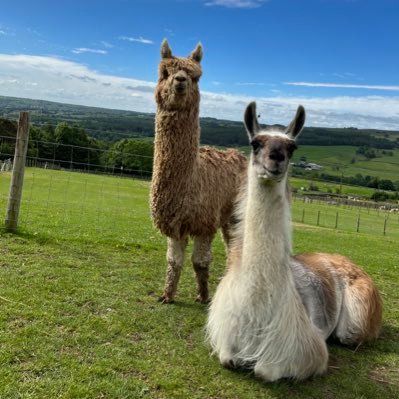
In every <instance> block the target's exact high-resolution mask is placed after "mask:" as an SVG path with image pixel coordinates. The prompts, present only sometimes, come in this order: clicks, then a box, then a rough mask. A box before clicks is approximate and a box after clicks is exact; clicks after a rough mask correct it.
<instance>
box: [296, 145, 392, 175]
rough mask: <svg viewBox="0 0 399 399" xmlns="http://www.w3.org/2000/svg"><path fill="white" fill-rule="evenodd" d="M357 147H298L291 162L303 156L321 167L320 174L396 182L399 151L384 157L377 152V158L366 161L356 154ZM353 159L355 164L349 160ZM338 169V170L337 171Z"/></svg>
mask: <svg viewBox="0 0 399 399" xmlns="http://www.w3.org/2000/svg"><path fill="white" fill-rule="evenodd" d="M356 150H357V147H351V146H315V145H306V146H305V145H304V146H300V147H299V148H298V150H297V151H296V152H295V154H294V157H293V160H294V161H295V162H298V161H299V160H300V158H301V157H302V156H305V157H306V159H307V162H315V163H317V164H320V165H323V169H322V170H321V172H325V173H328V174H331V175H338V176H341V173H343V174H344V176H355V175H356V174H357V173H360V174H361V175H363V176H367V175H370V176H378V177H379V178H380V179H389V180H392V181H394V182H395V181H397V180H398V175H399V151H398V150H392V153H393V155H392V156H389V155H384V154H382V150H379V151H378V157H376V158H373V159H370V160H367V159H366V158H365V157H364V156H362V155H358V154H356ZM353 158H355V160H356V161H355V163H351V160H352V159H353ZM337 167H339V169H337Z"/></svg>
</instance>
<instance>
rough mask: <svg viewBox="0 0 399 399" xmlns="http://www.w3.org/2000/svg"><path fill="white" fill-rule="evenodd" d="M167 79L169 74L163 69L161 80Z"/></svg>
mask: <svg viewBox="0 0 399 399" xmlns="http://www.w3.org/2000/svg"><path fill="white" fill-rule="evenodd" d="M168 77H169V73H168V71H167V69H164V70H163V71H162V78H163V79H168Z"/></svg>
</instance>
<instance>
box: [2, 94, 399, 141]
mask: <svg viewBox="0 0 399 399" xmlns="http://www.w3.org/2000/svg"><path fill="white" fill-rule="evenodd" d="M0 97H3V98H7V97H10V98H14V99H17V100H24V101H43V102H49V103H54V104H62V105H68V106H74V107H87V108H98V109H103V110H107V111H122V112H133V113H138V114H148V115H154V117H155V112H146V111H134V110H128V109H119V108H106V107H101V106H94V105H81V104H72V103H68V102H58V101H51V100H40V99H35V98H27V97H13V96H4V95H2V94H0ZM26 111H28V112H29V111H30V110H29V109H28V110H26ZM35 111H37V110H35ZM305 111H306V110H305ZM0 117H3V116H2V115H0ZM200 119H216V120H218V121H226V122H234V123H244V122H243V120H241V121H240V120H232V119H222V118H217V117H213V116H200ZM262 125H268V126H274V125H275V126H285V125H283V124H281V123H262ZM308 128H310V129H317V128H321V129H327V128H328V129H330V128H331V129H358V130H367V129H369V130H378V131H381V132H394V133H396V132H397V133H399V128H398V129H396V130H392V129H375V128H358V127H356V126H342V127H337V126H313V125H312V126H309V125H308V126H306V124H305V126H304V129H305V130H306V129H308Z"/></svg>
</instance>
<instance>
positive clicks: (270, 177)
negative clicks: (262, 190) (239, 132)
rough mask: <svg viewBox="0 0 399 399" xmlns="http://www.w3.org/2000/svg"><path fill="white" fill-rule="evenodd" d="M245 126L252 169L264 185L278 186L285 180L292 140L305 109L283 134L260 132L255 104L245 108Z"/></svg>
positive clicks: (302, 118) (293, 146) (272, 131)
mask: <svg viewBox="0 0 399 399" xmlns="http://www.w3.org/2000/svg"><path fill="white" fill-rule="evenodd" d="M244 123H245V128H246V130H247V133H248V136H249V141H250V144H251V146H252V154H251V166H252V168H253V170H254V171H255V173H256V174H257V177H258V178H259V179H261V180H262V181H264V182H280V181H282V180H283V178H284V177H285V176H286V174H287V171H288V166H289V162H290V159H291V157H292V154H293V152H294V151H295V149H296V148H297V146H296V144H295V140H296V138H297V137H298V135H299V134H300V133H301V131H302V128H303V125H304V123H305V109H304V108H303V106H302V105H300V106H299V107H298V109H297V112H296V115H295V117H294V119H293V120H292V121H291V123H290V124H289V125H288V127H287V128H286V129H285V130H282V131H279V130H277V129H273V130H267V129H261V127H260V126H259V123H258V118H257V116H256V103H255V102H251V103H250V104H248V106H247V109H246V110H245V114H244Z"/></svg>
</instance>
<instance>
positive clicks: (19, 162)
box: [5, 112, 29, 231]
mask: <svg viewBox="0 0 399 399" xmlns="http://www.w3.org/2000/svg"><path fill="white" fill-rule="evenodd" d="M28 141H29V112H20V113H19V121H18V130H17V140H16V142H15V154H14V162H13V170H12V176H11V184H10V194H9V196H8V205H7V214H6V220H5V228H6V230H7V231H16V229H17V225H18V215H19V208H20V205H21V197H22V186H23V184H24V172H25V161H26V152H27V150H28Z"/></svg>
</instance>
